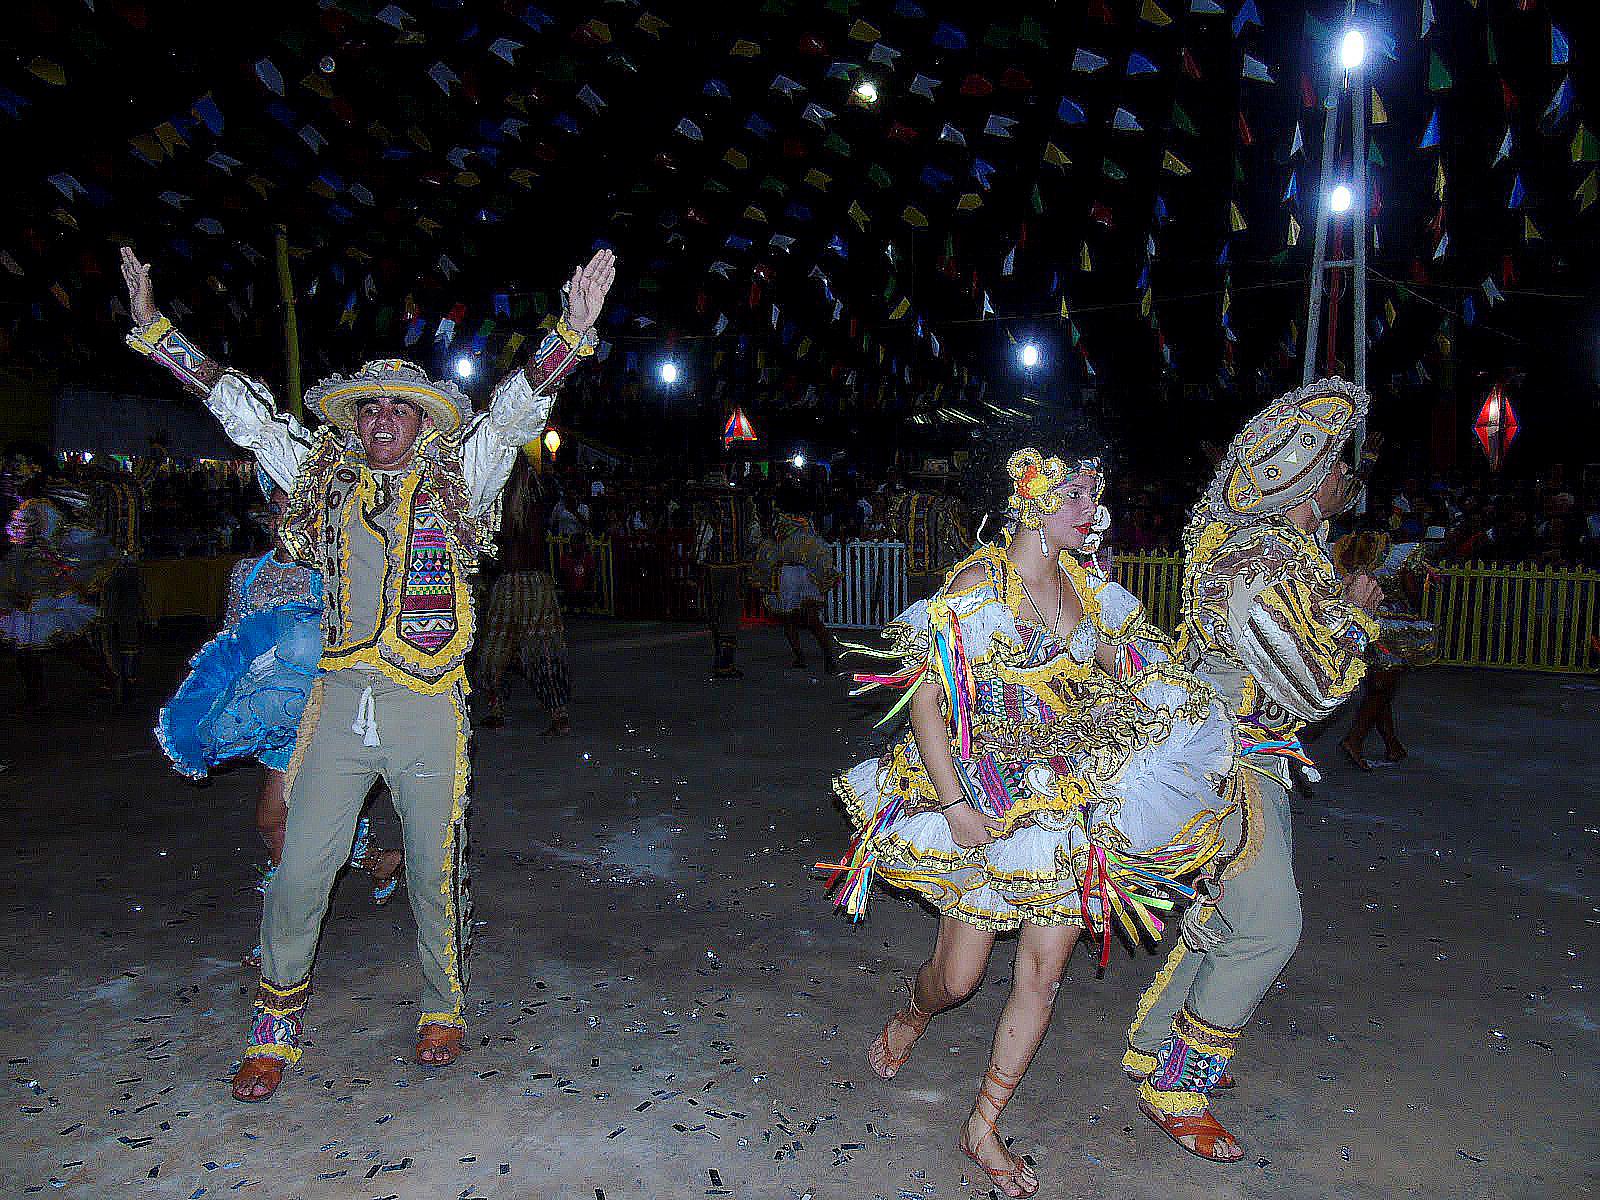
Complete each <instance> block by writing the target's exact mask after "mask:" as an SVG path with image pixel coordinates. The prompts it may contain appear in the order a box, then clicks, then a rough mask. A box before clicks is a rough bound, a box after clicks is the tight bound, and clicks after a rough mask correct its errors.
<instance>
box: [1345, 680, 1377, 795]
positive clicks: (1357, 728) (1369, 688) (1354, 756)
mask: <svg viewBox="0 0 1600 1200" xmlns="http://www.w3.org/2000/svg"><path fill="white" fill-rule="evenodd" d="M1375 674H1376V672H1375V673H1374V674H1372V675H1368V676H1367V683H1366V687H1365V688H1364V689H1363V690H1362V693H1361V704H1360V706H1359V707H1358V708H1357V709H1356V716H1355V720H1353V721H1351V722H1350V732H1349V733H1347V734H1345V735H1344V738H1343V739H1342V740H1341V741H1340V742H1339V746H1340V748H1341V749H1342V750H1343V751H1344V752H1345V756H1346V757H1347V758H1349V760H1350V762H1351V764H1352V765H1353V766H1356V767H1359V768H1360V769H1361V770H1363V771H1369V770H1371V769H1372V767H1371V764H1370V763H1368V762H1367V758H1366V755H1365V754H1364V753H1362V748H1363V747H1364V746H1365V745H1366V742H1367V735H1368V734H1370V733H1371V732H1372V727H1373V725H1374V724H1376V723H1377V720H1378V710H1379V707H1380V706H1381V703H1382V701H1381V698H1380V697H1379V695H1378V689H1377V688H1376V687H1375V686H1374V684H1373V679H1374V676H1375Z"/></svg>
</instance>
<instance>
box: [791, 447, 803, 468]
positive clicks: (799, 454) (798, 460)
mask: <svg viewBox="0 0 1600 1200" xmlns="http://www.w3.org/2000/svg"><path fill="white" fill-rule="evenodd" d="M789 461H790V462H792V463H793V464H794V466H795V469H796V470H797V471H804V470H805V469H806V456H805V453H804V452H803V451H800V450H796V451H795V452H794V457H793V458H791V459H790V460H789Z"/></svg>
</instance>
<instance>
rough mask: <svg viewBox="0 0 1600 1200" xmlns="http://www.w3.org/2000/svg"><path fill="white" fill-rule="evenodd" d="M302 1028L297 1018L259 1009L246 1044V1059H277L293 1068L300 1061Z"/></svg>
mask: <svg viewBox="0 0 1600 1200" xmlns="http://www.w3.org/2000/svg"><path fill="white" fill-rule="evenodd" d="M301 1032H302V1028H301V1025H300V1018H299V1017H297V1016H280V1015H278V1014H276V1013H270V1012H268V1011H267V1010H266V1009H264V1008H259V1007H258V1008H257V1009H256V1015H255V1018H254V1020H253V1021H252V1023H251V1025H250V1040H249V1041H248V1042H247V1043H246V1044H245V1050H244V1056H245V1058H247V1059H248V1058H275V1059H277V1060H278V1061H280V1062H283V1063H287V1064H289V1065H290V1066H293V1065H294V1064H295V1063H297V1062H299V1061H300V1054H301V1050H300V1035H301Z"/></svg>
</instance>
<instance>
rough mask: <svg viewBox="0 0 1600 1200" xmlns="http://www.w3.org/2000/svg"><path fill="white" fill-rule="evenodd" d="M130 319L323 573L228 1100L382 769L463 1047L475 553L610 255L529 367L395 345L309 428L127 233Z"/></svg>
mask: <svg viewBox="0 0 1600 1200" xmlns="http://www.w3.org/2000/svg"><path fill="white" fill-rule="evenodd" d="M122 275H123V279H124V281H125V282H126V283H127V285H128V296H129V300H130V308H131V310H132V313H133V319H134V322H135V325H134V330H133V332H132V333H131V334H130V335H129V336H128V344H129V345H130V346H132V347H133V349H135V350H137V351H138V352H139V353H141V354H143V355H145V356H146V357H148V358H152V359H154V360H155V361H156V362H159V363H160V364H161V365H162V366H164V367H166V368H167V369H168V370H169V371H171V372H172V374H173V375H174V376H176V377H177V379H178V381H179V382H180V383H181V384H183V385H184V387H185V388H187V389H188V390H189V391H191V392H193V393H194V394H195V395H196V396H198V397H200V398H201V399H202V400H203V401H204V403H205V406H206V407H207V408H208V409H209V410H210V411H211V413H212V415H213V416H215V417H216V418H217V420H218V421H219V422H221V424H222V428H223V431H224V432H225V433H226V434H227V435H228V436H229V437H230V438H231V439H233V441H234V442H236V443H237V444H238V445H239V446H241V447H243V448H244V449H246V450H249V451H250V452H251V453H252V454H254V455H255V456H256V461H257V462H259V463H260V464H261V466H262V467H263V468H264V469H265V470H266V472H267V473H268V474H269V475H270V476H272V478H273V480H274V481H275V482H276V483H277V484H278V485H279V486H281V487H282V488H284V489H285V491H287V492H288V493H289V508H288V512H287V513H286V514H285V517H284V528H283V539H284V542H285V543H286V544H287V545H288V546H289V547H290V548H291V550H292V551H293V552H294V554H295V556H296V557H297V558H298V559H300V560H301V561H303V562H305V563H306V564H307V565H309V566H313V567H315V568H317V569H318V570H320V571H321V572H322V575H323V580H324V590H323V616H322V661H321V667H322V671H323V674H322V675H321V676H320V678H319V679H318V681H317V683H316V684H315V685H314V688H313V690H312V693H311V696H310V698H309V700H308V701H307V703H306V708H305V715H304V716H303V717H302V719H301V723H300V732H299V736H298V739H297V741H296V743H295V749H294V756H293V758H292V759H291V760H290V763H289V768H288V772H287V775H288V782H287V787H288V797H289V820H288V826H287V828H286V829H285V832H284V842H283V855H282V859H281V861H280V864H279V867H278V871H277V874H276V875H275V876H274V877H273V880H272V884H271V886H270V888H269V889H268V892H267V897H266V905H265V911H264V914H263V917H262V922H261V984H260V989H259V991H258V992H257V995H256V1004H255V1015H254V1018H253V1020H252V1022H251V1027H250V1034H249V1038H248V1040H247V1044H246V1049H245V1058H244V1063H243V1065H242V1066H241V1067H240V1068H239V1071H238V1073H237V1074H236V1075H235V1076H234V1080H233V1095H234V1098H235V1099H237V1100H242V1101H245V1102H247V1103H254V1102H257V1101H261V1100H265V1099H266V1098H267V1097H269V1096H271V1095H272V1093H273V1092H274V1091H275V1090H276V1089H277V1087H278V1084H279V1082H280V1081H281V1080H282V1078H283V1072H284V1069H285V1068H286V1067H287V1066H289V1065H291V1064H293V1063H294V1062H296V1061H298V1059H299V1058H300V1053H301V1050H300V1044H299V1043H300V1036H301V1015H302V1013H303V1012H304V1010H305V1007H306V1002H307V1000H308V999H309V997H310V993H311V963H312V960H313V958H314V957H315V954H316V948H317V938H318V934H319V931H320V929H321V925H322V919H323V916H324V914H325V913H326V912H327V908H328V900H329V893H330V891H331V889H332V886H333V881H334V877H335V875H337V873H338V871H339V869H340V868H341V867H342V866H343V865H344V863H345V862H346V861H347V860H348V859H349V857H350V846H351V843H352V840H353V839H354V836H355V828H356V818H357V816H358V814H359V812H360V809H361V803H362V800H363V799H364V798H365V796H366V794H367V791H368V789H369V788H370V787H371V786H372V783H373V781H374V780H375V779H377V778H378V777H380V776H381V777H382V778H383V779H384V780H385V781H386V782H387V783H388V785H389V789H390V791H391V792H392V793H393V796H394V803H395V808H396V809H397V810H398V811H399V813H400V818H401V822H402V824H403V826H404V828H405V862H406V885H407V889H408V891H409V893H410V896H411V911H412V914H413V915H414V916H415V917H416V922H417V953H418V956H419V958H420V960H421V964H422V1016H421V1019H420V1021H419V1022H418V1025H419V1028H418V1036H417V1043H416V1050H415V1057H416V1061H417V1062H418V1063H420V1064H421V1065H423V1066H425V1067H442V1066H445V1065H447V1064H449V1063H451V1062H454V1061H455V1059H456V1057H457V1056H458V1055H459V1054H460V1053H461V1051H462V1048H463V1044H464V1034H465V1029H466V1020H465V1017H464V1003H465V992H466V986H467V940H468V933H469V931H470V928H471V914H470V911H469V898H468V894H467V889H466V878H465V873H464V861H465V851H466V844H465V841H466V828H465V824H466V810H467V800H468V783H469V766H468V761H467V739H468V733H469V730H468V724H467V677H466V665H465V664H466V657H467V652H468V650H470V649H471V647H472V640H473V605H472V591H471V588H470V586H469V580H468V574H469V573H470V572H471V571H472V570H473V568H474V566H475V564H476V562H477V559H478V557H479V556H480V555H484V554H488V553H492V551H493V547H494V532H495V525H496V523H497V514H498V505H497V501H498V498H499V495H500V491H501V489H502V488H503V487H504V486H505V483H506V478H507V476H508V475H509V474H510V472H511V467H512V464H513V463H514V462H515V461H516V456H517V453H518V450H519V447H521V446H522V445H523V444H524V443H526V442H530V441H533V440H535V439H537V438H538V437H540V436H541V435H542V434H543V432H544V428H545V423H546V421H547V419H548V417H549V414H550V408H551V405H552V404H553V402H554V392H555V388H556V387H557V386H558V385H559V384H560V382H561V381H562V380H563V379H564V378H565V377H566V376H567V375H568V374H569V373H570V372H571V371H572V369H573V368H574V367H575V366H576V365H577V364H578V363H579V362H580V361H581V360H582V359H584V358H586V357H588V356H590V355H592V354H593V353H594V345H595V341H596V338H595V333H594V324H595V320H596V318H598V316H599V315H600V309H601V306H602V305H603V304H604V303H605V298H606V293H607V292H608V291H609V289H610V287H611V283H612V280H613V279H614V278H615V276H616V258H615V256H614V255H613V254H612V253H611V251H609V250H602V251H600V252H599V253H597V254H596V255H595V256H594V257H593V258H592V259H591V260H590V261H589V263H588V265H586V266H584V267H582V268H580V269H578V270H576V271H574V272H573V275H572V278H571V280H570V281H569V282H568V284H567V287H566V307H565V310H564V311H563V313H562V315H561V318H560V320H559V321H557V323H556V327H555V329H554V331H552V332H551V333H550V334H549V335H548V336H546V337H545V338H544V340H543V341H542V342H541V343H540V345H539V346H538V348H537V349H536V350H534V352H533V353H532V354H531V355H530V356H529V359H528V363H527V365H526V366H525V367H523V368H521V369H520V370H518V371H516V372H515V373H514V374H512V375H509V376H507V377H506V378H505V379H504V380H502V381H501V382H500V384H499V385H498V386H497V387H496V388H495V390H494V394H493V395H492V396H491V397H490V399H489V407H488V410H487V411H486V412H484V413H480V414H477V415H474V414H473V412H472V409H471V405H470V403H469V402H468V400H467V397H466V396H465V395H464V394H463V393H462V391H461V390H460V389H459V388H457V387H456V386H455V385H454V384H452V383H440V382H435V381H433V380H430V379H429V378H428V375H427V373H426V372H425V371H423V370H422V368H421V367H418V366H416V365H414V364H412V363H409V362H406V361H404V360H401V359H379V360H377V361H374V362H369V363H367V364H366V365H365V366H363V367H362V368H361V369H360V370H358V371H357V372H356V373H355V374H354V375H352V376H350V377H348V378H346V377H344V376H340V375H335V376H333V377H332V378H329V379H326V380H323V381H322V382H321V383H319V384H318V385H317V386H316V387H314V388H312V389H311V390H310V392H308V393H307V395H306V403H307V405H308V406H310V408H311V409H312V410H313V411H314V412H316V413H317V415H318V416H320V417H321V418H322V419H323V421H324V424H322V425H321V426H319V427H318V428H317V429H316V430H315V431H314V432H312V431H308V430H307V429H306V428H305V427H304V426H303V425H301V423H300V422H299V421H297V420H295V419H294V417H292V416H290V415H289V414H287V413H282V412H278V411H276V409H275V407H274V404H273V401H272V397H271V396H270V394H269V393H268V392H267V390H266V389H265V388H264V387H263V386H262V385H261V384H260V383H258V382H257V381H255V380H253V379H250V378H248V377H247V376H245V375H242V374H239V373H238V372H236V371H234V370H232V369H231V368H228V367H224V366H223V365H221V364H220V363H217V362H214V361H212V360H211V359H210V358H207V357H206V355H205V354H203V353H202V352H201V351H200V350H198V349H197V348H196V347H195V346H194V345H193V344H192V343H191V342H189V341H188V340H187V339H186V338H185V337H184V336H183V335H182V334H181V333H180V332H179V331H178V330H177V329H176V328H174V327H173V324H172V322H171V321H169V320H168V319H167V318H166V317H163V316H162V315H161V314H160V313H159V312H158V311H157V310H156V306H155V298H154V293H153V289H152V287H151V283H150V268H149V266H148V265H147V264H144V263H141V262H140V261H139V260H138V259H137V258H136V257H135V256H134V253H133V251H132V250H131V249H128V248H124V249H123V251H122Z"/></svg>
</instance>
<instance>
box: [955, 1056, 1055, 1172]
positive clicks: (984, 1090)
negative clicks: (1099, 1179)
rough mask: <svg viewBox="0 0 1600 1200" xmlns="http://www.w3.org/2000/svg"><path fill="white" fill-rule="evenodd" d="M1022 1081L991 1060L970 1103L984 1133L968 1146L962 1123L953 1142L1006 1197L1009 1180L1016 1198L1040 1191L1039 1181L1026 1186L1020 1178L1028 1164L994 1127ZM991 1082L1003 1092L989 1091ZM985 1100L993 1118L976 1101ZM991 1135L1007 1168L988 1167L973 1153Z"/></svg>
mask: <svg viewBox="0 0 1600 1200" xmlns="http://www.w3.org/2000/svg"><path fill="white" fill-rule="evenodd" d="M1021 1082H1022V1076H1021V1075H1018V1076H1017V1077H1016V1078H1014V1079H1007V1078H1006V1077H1005V1076H1004V1075H1002V1074H1001V1073H1000V1072H999V1071H998V1070H997V1069H996V1068H995V1065H994V1064H993V1063H990V1064H989V1069H988V1070H987V1071H985V1072H984V1075H983V1085H982V1086H981V1087H979V1088H978V1099H977V1101H976V1102H974V1104H973V1106H972V1115H973V1116H974V1117H977V1118H978V1120H980V1121H982V1122H983V1124H984V1126H985V1130H984V1134H983V1136H982V1137H980V1138H979V1139H978V1140H977V1142H975V1143H974V1144H973V1145H971V1146H968V1145H967V1131H966V1128H965V1126H963V1128H962V1130H961V1139H960V1141H958V1142H957V1143H956V1145H957V1147H958V1148H959V1149H960V1151H961V1153H963V1154H965V1155H966V1156H967V1157H968V1158H970V1159H971V1160H972V1161H973V1162H974V1163H976V1164H977V1165H978V1167H979V1169H980V1170H982V1171H983V1173H984V1174H985V1175H987V1176H988V1177H989V1182H990V1183H991V1184H993V1185H994V1186H995V1187H997V1188H999V1189H1000V1191H1001V1192H1003V1193H1005V1195H1007V1196H1010V1195H1011V1192H1010V1190H1009V1189H1008V1188H1007V1187H1006V1185H1007V1184H1008V1183H1009V1184H1010V1185H1011V1186H1012V1187H1015V1188H1016V1189H1017V1200H1027V1197H1029V1196H1036V1195H1038V1194H1039V1181H1038V1180H1037V1179H1035V1180H1034V1181H1033V1186H1032V1187H1031V1188H1030V1187H1029V1186H1028V1184H1027V1183H1026V1182H1025V1181H1024V1178H1023V1176H1024V1174H1025V1173H1031V1172H1030V1171H1029V1167H1028V1165H1027V1163H1025V1162H1023V1161H1022V1160H1021V1159H1020V1158H1018V1157H1017V1156H1016V1155H1015V1154H1013V1153H1011V1150H1010V1148H1009V1147H1008V1146H1007V1145H1006V1143H1005V1140H1004V1139H1003V1138H1002V1137H1001V1136H1000V1134H999V1133H998V1132H997V1131H996V1129H995V1124H996V1123H997V1122H998V1121H999V1120H1000V1114H1001V1113H1002V1112H1004V1111H1005V1107H1006V1104H1007V1103H1009V1102H1010V1100H1011V1093H1012V1092H1014V1091H1016V1090H1017V1084H1019V1083H1021ZM991 1084H993V1085H994V1086H995V1087H996V1088H1004V1089H1005V1095H1003V1096H997V1095H995V1094H994V1093H993V1092H991V1091H990V1090H989V1087H990V1085H991ZM985 1100H987V1101H988V1102H989V1105H990V1107H992V1108H993V1109H994V1116H992V1117H986V1116H984V1115H983V1113H982V1112H980V1111H979V1108H978V1106H979V1104H981V1103H982V1102H983V1101H985ZM969 1123H970V1122H969ZM990 1138H993V1139H994V1141H995V1145H997V1146H999V1147H1000V1153H1002V1154H1004V1155H1005V1156H1006V1159H1007V1160H1008V1161H1009V1162H1010V1163H1011V1166H1010V1167H991V1166H988V1165H986V1164H985V1163H984V1161H983V1160H982V1159H981V1158H979V1157H978V1155H977V1153H976V1151H977V1149H978V1147H979V1146H981V1145H983V1143H984V1142H986V1141H988V1140H989V1139H990Z"/></svg>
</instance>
